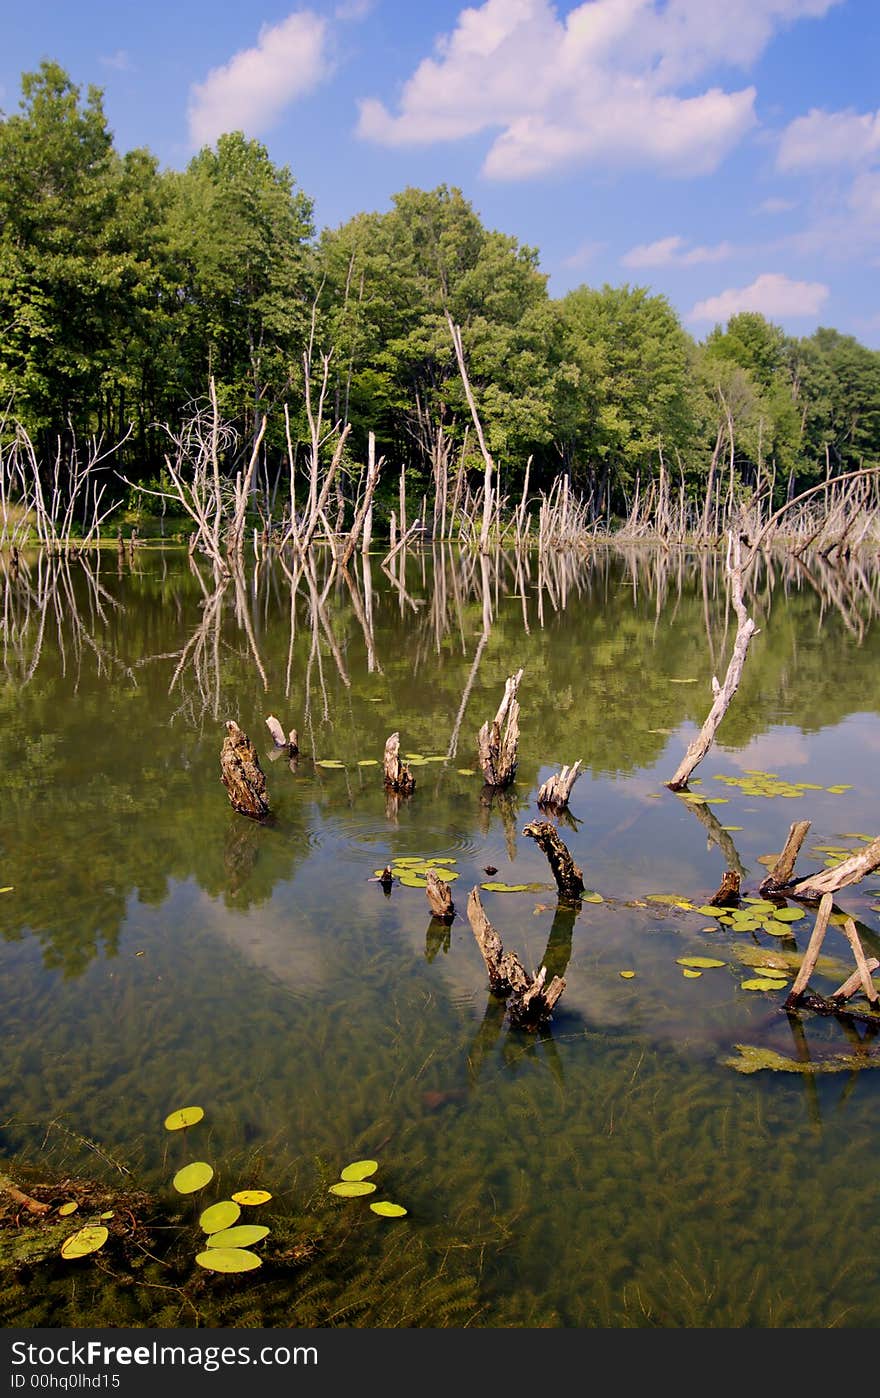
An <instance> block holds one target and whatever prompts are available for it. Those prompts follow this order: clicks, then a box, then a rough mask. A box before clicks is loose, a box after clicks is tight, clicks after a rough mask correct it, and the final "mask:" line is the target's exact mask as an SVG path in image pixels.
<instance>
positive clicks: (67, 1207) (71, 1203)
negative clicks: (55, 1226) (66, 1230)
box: [58, 1199, 79, 1218]
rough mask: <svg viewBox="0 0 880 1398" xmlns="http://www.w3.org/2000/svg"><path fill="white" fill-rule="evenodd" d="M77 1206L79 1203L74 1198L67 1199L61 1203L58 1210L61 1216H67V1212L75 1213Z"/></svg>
mask: <svg viewBox="0 0 880 1398" xmlns="http://www.w3.org/2000/svg"><path fill="white" fill-rule="evenodd" d="M78 1208H79V1204H78V1203H77V1202H76V1200H75V1199H69V1200H68V1202H67V1203H66V1204H62V1205H61V1207H60V1208H59V1210H58V1212H59V1214H60V1215H61V1217H62V1218H67V1216H68V1214H75V1213H76V1211H77V1209H78Z"/></svg>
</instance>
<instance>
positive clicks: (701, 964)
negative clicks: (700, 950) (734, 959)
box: [675, 956, 727, 971]
mask: <svg viewBox="0 0 880 1398" xmlns="http://www.w3.org/2000/svg"><path fill="white" fill-rule="evenodd" d="M675 960H676V962H677V963H678V965H679V966H693V967H694V968H695V969H696V970H701V971H708V970H711V968H712V967H713V966H726V965H727V962H726V961H717V960H716V959H715V957H714V956H677V957H676V958H675Z"/></svg>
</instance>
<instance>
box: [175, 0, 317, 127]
mask: <svg viewBox="0 0 880 1398" xmlns="http://www.w3.org/2000/svg"><path fill="white" fill-rule="evenodd" d="M326 44H327V22H326V20H325V19H323V18H322V17H321V16H320V15H317V14H314V13H313V12H312V11H311V10H297V11H295V12H294V13H293V14H290V15H288V16H287V18H286V19H283V20H281V22H280V23H279V24H274V25H266V24H264V25H263V27H262V28H261V29H260V32H259V35H258V38H257V43H256V45H255V46H254V47H253V48H250V49H241V50H240V51H239V52H238V53H236V54H233V56H232V58H230V60H229V62H228V63H224V64H223V65H222V66H221V67H219V68H212V69H211V71H210V73H209V74H208V76H207V78H206V79H205V81H204V82H202V83H194V84H193V86H192V88H191V89H190V102H189V111H188V115H189V131H190V138H191V140H192V143H193V144H194V145H196V146H201V145H206V144H210V143H211V142H213V141H215V140H216V139H217V137H218V136H220V135H222V134H223V132H224V131H244V132H245V134H246V135H249V136H254V135H258V134H259V133H261V132H263V131H266V130H267V129H268V128H270V127H271V126H273V125H274V124H275V123H276V122H277V120H278V119H279V117H280V116H281V114H282V112H283V111H284V109H285V107H287V106H289V104H290V103H291V102H294V101H296V99H297V98H298V97H304V96H305V95H306V94H307V93H309V92H312V91H313V90H314V89H315V88H316V87H317V86H318V84H319V83H320V82H321V80H322V79H323V78H325V77H326V76H327V74H328V72H329V66H330V65H329V61H328V58H327V53H326Z"/></svg>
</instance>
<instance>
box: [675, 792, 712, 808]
mask: <svg viewBox="0 0 880 1398" xmlns="http://www.w3.org/2000/svg"><path fill="white" fill-rule="evenodd" d="M678 794H679V796H680V797H681V799H682V801H690V803H691V805H693V806H705V805H706V803H707V801H708V799H709V798H708V797H707V796H700V795H698V794H697V792H695V791H680V792H679V793H678Z"/></svg>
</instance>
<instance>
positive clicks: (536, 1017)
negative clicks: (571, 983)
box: [467, 888, 565, 1029]
mask: <svg viewBox="0 0 880 1398" xmlns="http://www.w3.org/2000/svg"><path fill="white" fill-rule="evenodd" d="M467 915H468V921H469V923H470V925H471V930H472V931H473V934H474V937H475V939H476V943H477V946H478V947H479V948H480V954H481V955H482V958H483V961H484V962H485V965H486V970H487V972H488V973H489V989H490V990H491V992H492V994H493V995H497V996H498V997H499V998H500V999H504V1001H505V1004H506V1009H507V1013H508V1016H509V1018H510V1022H511V1024H513V1025H515V1026H516V1028H518V1029H537V1028H538V1027H539V1026H540V1025H542V1024H546V1023H547V1021H548V1020H549V1019H550V1018H551V1015H552V1013H553V1007H554V1005H555V1004H556V1002H557V1000H558V999H559V997H560V995H561V994H562V992H563V990H564V989H565V980H564V978H563V977H562V976H554V977H553V979H552V980H551V982H550V984H549V986H548V985H546V981H547V968H546V966H542V967H541V969H540V970H539V972H538V974H537V975H536V976H534V977H533V976H530V975H529V973H528V972H527V971H526V969H525V967H524V966H523V964H522V962H521V961H520V959H519V957H518V956H517V954H516V952H515V951H505V950H504V947H503V945H502V942H501V938H500V937H499V935H498V933H497V932H496V931H495V928H494V927H493V926H492V924H491V922H490V921H489V919H488V918H487V916H486V912H485V909H484V908H483V904H482V902H481V901H480V893H479V889H476V888H472V889H471V892H470V895H469V897H468V904H467Z"/></svg>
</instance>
